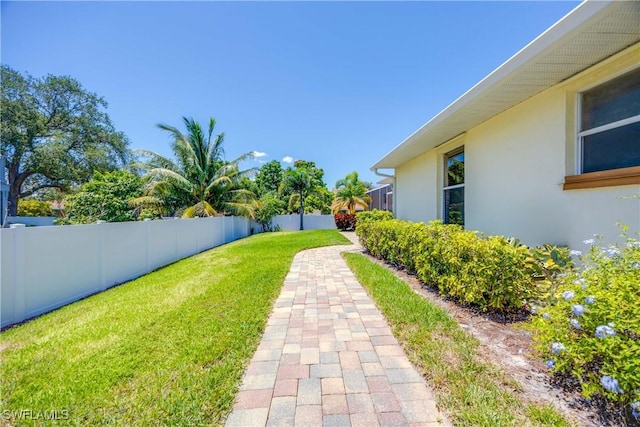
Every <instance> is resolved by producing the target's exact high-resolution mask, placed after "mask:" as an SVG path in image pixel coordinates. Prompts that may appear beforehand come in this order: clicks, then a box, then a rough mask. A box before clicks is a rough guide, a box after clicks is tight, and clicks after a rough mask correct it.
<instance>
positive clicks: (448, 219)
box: [444, 187, 464, 225]
mask: <svg viewBox="0 0 640 427" xmlns="http://www.w3.org/2000/svg"><path fill="white" fill-rule="evenodd" d="M444 222H445V224H460V225H464V187H458V188H451V189H449V190H444Z"/></svg>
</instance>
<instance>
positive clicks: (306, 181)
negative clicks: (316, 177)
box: [283, 167, 313, 230]
mask: <svg viewBox="0 0 640 427" xmlns="http://www.w3.org/2000/svg"><path fill="white" fill-rule="evenodd" d="M283 182H284V185H286V186H287V187H289V188H290V189H291V190H292V191H293V194H294V195H295V196H297V197H295V198H294V197H292V198H291V199H290V202H289V208H291V202H292V201H293V200H295V199H296V198H297V203H299V204H300V208H299V212H300V230H304V198H305V196H306V195H307V193H308V192H309V191H310V190H312V188H313V187H312V179H311V173H310V172H309V170H308V169H307V168H304V167H301V168H296V169H287V173H286V174H285V176H284V181H283Z"/></svg>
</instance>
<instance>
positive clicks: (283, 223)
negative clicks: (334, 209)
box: [272, 214, 336, 231]
mask: <svg viewBox="0 0 640 427" xmlns="http://www.w3.org/2000/svg"><path fill="white" fill-rule="evenodd" d="M272 225H273V227H276V226H279V227H280V229H281V230H285V231H296V230H300V215H297V214H294V215H277V216H275V217H273V221H272ZM303 226H304V229H305V230H327V229H331V230H335V229H336V223H335V221H334V219H333V215H305V216H304V218H303Z"/></svg>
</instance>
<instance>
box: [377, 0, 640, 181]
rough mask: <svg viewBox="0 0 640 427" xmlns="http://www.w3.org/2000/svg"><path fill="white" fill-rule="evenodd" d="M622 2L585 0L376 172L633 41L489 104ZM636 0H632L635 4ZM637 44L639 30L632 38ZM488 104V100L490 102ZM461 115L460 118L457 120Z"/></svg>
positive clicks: (398, 148)
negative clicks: (491, 98) (514, 96)
mask: <svg viewBox="0 0 640 427" xmlns="http://www.w3.org/2000/svg"><path fill="white" fill-rule="evenodd" d="M621 3H626V2H616V1H585V2H583V3H581V4H580V5H578V6H577V7H576V8H575V9H573V10H572V11H571V12H569V13H568V14H567V15H566V16H564V17H563V18H562V19H560V20H559V21H558V22H557V23H555V24H554V25H553V26H551V27H550V28H549V29H547V30H546V31H545V32H544V33H542V34H541V35H540V36H538V37H537V38H536V39H534V40H533V41H532V42H531V43H529V44H528V45H527V46H525V47H524V48H523V49H521V50H520V51H519V52H518V53H516V54H515V55H513V56H512V57H511V58H510V59H508V60H507V61H506V62H505V63H503V64H502V65H501V66H499V67H498V68H497V69H496V70H494V71H493V72H492V73H490V74H489V75H488V76H486V77H485V78H484V79H482V80H481V81H480V82H479V83H478V84H476V85H475V86H473V87H472V88H471V89H469V90H468V91H467V92H465V93H464V94H463V95H462V96H460V97H459V98H458V99H456V100H455V101H454V102H452V103H451V104H450V105H449V106H447V107H446V108H445V109H444V110H442V111H441V112H440V113H438V114H437V115H436V116H435V117H433V118H432V119H431V120H429V121H428V122H427V123H425V124H424V125H423V126H422V127H420V128H419V129H418V130H416V131H415V132H414V133H413V134H411V135H410V136H409V137H407V138H406V139H405V140H404V141H402V142H401V143H400V144H399V145H398V146H396V147H395V148H394V149H393V150H391V151H390V152H389V153H387V154H386V155H385V156H384V157H382V158H381V159H380V160H378V161H377V162H376V163H375V164H374V165H373V166H371V170H373V171H375V170H377V169H394V168H396V167H397V166H398V165H401V164H403V163H405V162H407V161H409V160H411V159H413V158H415V157H417V156H419V155H420V154H422V153H424V152H426V151H428V150H430V149H432V148H435V147H437V146H439V145H442V144H444V143H446V142H447V141H448V140H451V139H452V138H455V137H456V136H457V135H460V134H462V133H464V132H466V131H468V130H469V129H471V128H472V127H475V126H477V125H479V124H480V123H482V122H483V121H486V120H488V119H489V118H491V117H494V116H496V115H498V114H500V113H502V112H503V111H506V110H507V109H509V108H511V107H513V106H514V105H517V104H518V103H521V102H523V101H525V100H526V99H528V98H530V97H532V96H534V95H535V94H537V93H540V92H541V91H543V90H545V89H548V88H550V87H552V86H553V85H555V84H557V83H559V82H561V81H563V80H566V79H567V78H569V77H571V76H573V75H575V74H577V73H578V72H580V71H583V70H585V69H587V68H589V67H590V66H593V65H595V64H596V63H598V62H600V61H602V60H603V59H605V58H606V57H608V56H611V55H612V54H615V53H617V52H619V51H621V50H623V49H625V48H626V47H628V46H629V45H630V44H629V43H628V42H626V41H625V40H628V39H623V40H622V41H621V42H620V45H619V46H612V47H611V51H612V52H613V53H609V54H606V56H604V57H600V58H594V59H593V60H591V61H590V62H588V63H585V64H581V66H580V67H581V69H579V70H576V67H575V65H573V64H571V66H570V64H566V65H565V66H564V70H563V72H562V73H561V74H560V75H555V76H553V79H550V80H549V81H548V82H544V84H543V85H542V86H538V87H534V88H532V89H531V91H529V92H526V91H523V92H522V95H521V96H520V97H519V98H517V99H512V100H510V101H511V102H507V103H503V104H504V105H501V104H494V105H484V104H483V103H482V99H483V98H485V99H486V98H487V96H488V95H491V94H496V93H499V91H500V90H503V91H506V90H508V88H507V87H506V86H507V85H506V83H507V82H509V84H513V83H514V81H515V82H516V83H517V80H514V79H517V77H518V74H519V72H520V71H522V70H524V69H526V68H530V67H531V66H533V65H536V64H537V61H539V59H540V58H541V57H543V56H544V55H545V54H547V53H549V52H552V51H553V50H554V49H556V48H558V47H560V46H562V45H564V44H567V43H568V42H569V41H571V40H572V39H574V38H575V37H576V36H577V35H579V34H581V32H582V31H584V30H585V28H587V27H590V26H592V25H593V24H594V23H596V22H598V21H599V20H600V19H602V18H603V17H604V16H607V15H608V14H610V13H612V12H611V9H615V8H616V7H618V6H619V4H621ZM633 3H634V2H631V4H633ZM636 6H638V4H636ZM634 37H635V40H636V42H637V40H638V39H640V34H638V35H637V36H633V37H632V38H631V39H633V38H634ZM485 104H486V103H485ZM474 108H475V109H482V114H474V113H475V112H477V111H475V110H474ZM460 116H469V117H473V118H471V119H465V118H464V117H463V118H460ZM456 117H457V119H456Z"/></svg>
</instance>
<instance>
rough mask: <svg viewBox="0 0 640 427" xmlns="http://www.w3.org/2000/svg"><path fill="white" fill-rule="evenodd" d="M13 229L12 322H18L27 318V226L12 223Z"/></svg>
mask: <svg viewBox="0 0 640 427" xmlns="http://www.w3.org/2000/svg"><path fill="white" fill-rule="evenodd" d="M9 228H12V229H13V230H14V231H13V262H14V264H13V269H14V270H13V319H11V322H10V323H17V322H20V321H22V320H24V319H25V318H26V307H25V294H26V293H27V289H26V288H27V278H26V277H25V273H26V267H27V250H26V249H27V248H26V226H25V225H24V224H11V225H10V226H9Z"/></svg>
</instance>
